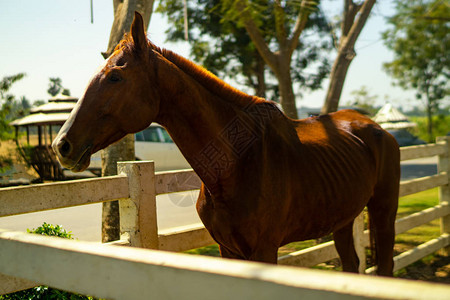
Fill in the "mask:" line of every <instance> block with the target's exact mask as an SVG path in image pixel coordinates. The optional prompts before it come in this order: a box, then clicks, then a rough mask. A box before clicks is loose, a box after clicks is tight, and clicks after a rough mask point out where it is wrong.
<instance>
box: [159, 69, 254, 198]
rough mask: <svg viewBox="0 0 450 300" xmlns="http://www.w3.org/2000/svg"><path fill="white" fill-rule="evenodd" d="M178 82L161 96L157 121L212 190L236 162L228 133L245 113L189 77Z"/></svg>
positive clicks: (182, 77) (181, 78) (183, 77)
mask: <svg viewBox="0 0 450 300" xmlns="http://www.w3.org/2000/svg"><path fill="white" fill-rule="evenodd" d="M178 79H179V80H180V81H179V82H178V84H181V85H182V88H181V89H180V88H178V89H177V91H176V92H174V93H170V92H168V93H167V94H165V95H164V97H163V98H164V99H162V100H161V104H160V116H159V117H158V119H157V120H156V121H157V122H158V123H160V124H161V125H163V126H164V127H166V128H167V130H168V132H169V133H170V135H171V136H172V138H173V140H174V142H175V143H176V144H177V146H178V147H179V148H180V150H181V152H182V153H183V155H184V156H185V158H186V159H187V161H188V162H189V163H190V164H191V166H192V168H193V169H194V170H195V171H196V173H197V174H198V175H199V176H200V178H201V179H202V181H203V182H204V183H205V185H206V186H207V187H208V189H210V190H214V189H215V188H216V187H217V186H218V182H219V181H220V180H221V179H222V178H223V177H224V176H227V174H226V172H229V171H230V170H231V168H232V166H233V165H232V162H233V161H234V160H235V159H236V154H235V153H234V152H233V149H232V147H230V145H232V142H230V136H227V134H228V133H230V132H229V131H230V130H233V129H231V128H230V126H234V125H233V120H235V119H236V117H237V116H238V115H245V112H244V111H243V110H242V108H241V107H239V106H238V105H236V103H233V102H231V101H227V99H221V98H220V97H219V96H218V95H214V94H213V93H211V92H210V91H208V90H207V89H205V88H204V87H203V86H202V85H201V84H199V83H197V82H193V79H192V78H190V77H189V76H180V77H179V78H178ZM169 90H170V89H169ZM169 90H168V91H169ZM180 91H181V92H180ZM227 130H228V131H227Z"/></svg>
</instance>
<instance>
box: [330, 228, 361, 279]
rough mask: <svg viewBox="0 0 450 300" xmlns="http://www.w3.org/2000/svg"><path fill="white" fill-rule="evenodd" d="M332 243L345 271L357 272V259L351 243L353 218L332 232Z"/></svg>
mask: <svg viewBox="0 0 450 300" xmlns="http://www.w3.org/2000/svg"><path fill="white" fill-rule="evenodd" d="M333 239H334V245H335V246H336V250H337V252H338V254H339V257H340V258H341V263H342V269H343V270H344V271H345V272H352V273H358V267H359V259H358V255H357V254H356V251H355V245H354V244H353V220H352V221H351V222H350V223H349V224H347V225H345V226H344V227H342V228H341V229H339V230H336V231H334V232H333Z"/></svg>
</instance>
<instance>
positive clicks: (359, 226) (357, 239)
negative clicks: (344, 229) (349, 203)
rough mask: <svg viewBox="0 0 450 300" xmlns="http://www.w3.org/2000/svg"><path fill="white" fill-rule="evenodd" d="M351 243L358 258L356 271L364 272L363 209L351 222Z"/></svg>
mask: <svg viewBox="0 0 450 300" xmlns="http://www.w3.org/2000/svg"><path fill="white" fill-rule="evenodd" d="M353 244H354V245H355V250H356V254H357V255H358V258H359V268H358V272H359V273H361V274H364V272H365V270H366V247H365V244H366V243H365V237H364V211H362V212H361V213H360V214H359V215H358V216H357V217H356V218H355V221H354V222H353Z"/></svg>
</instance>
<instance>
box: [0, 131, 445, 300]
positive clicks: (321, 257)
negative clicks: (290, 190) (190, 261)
mask: <svg viewBox="0 0 450 300" xmlns="http://www.w3.org/2000/svg"><path fill="white" fill-rule="evenodd" d="M449 145H450V138H449V137H442V138H439V139H438V141H437V143H436V144H429V145H423V146H414V147H406V148H402V149H401V160H402V161H404V160H410V159H415V158H422V157H428V156H435V155H438V157H439V160H438V168H439V169H438V172H439V173H438V174H436V175H433V176H428V177H423V178H419V179H414V180H409V181H404V182H401V185H400V194H401V196H405V195H409V194H413V193H417V192H419V191H423V190H427V189H430V188H434V187H436V186H439V189H440V190H439V195H440V204H439V205H437V206H435V207H433V208H429V209H426V210H424V211H422V212H418V213H415V214H413V215H410V216H407V217H405V218H402V219H399V220H397V222H396V231H397V234H398V233H401V232H404V231H407V230H409V229H411V228H414V227H417V226H420V225H422V224H425V223H428V222H430V221H431V220H434V219H437V218H440V219H441V233H442V234H441V236H440V237H438V238H437V239H434V240H432V241H428V242H427V243H425V244H422V245H420V246H418V247H417V248H415V249H412V250H410V251H407V252H405V253H402V254H400V255H399V256H397V257H396V258H395V267H394V268H395V270H398V269H399V268H403V267H404V266H406V265H408V264H410V263H412V262H414V261H416V260H418V259H420V258H422V257H423V256H426V255H428V254H429V253H433V252H435V251H436V250H438V249H443V250H442V251H445V252H446V253H447V254H448V251H449V245H450V238H449V233H450V208H449V199H450V185H449V173H450V166H449V165H450V163H449V162H450V160H449V152H450V151H449ZM118 170H119V173H120V175H117V176H111V177H105V178H96V179H84V180H76V181H67V182H61V183H51V184H42V185H36V186H28V187H14V188H4V189H1V190H0V217H1V216H10V215H16V214H23V213H28V212H36V211H42V210H48V209H55V208H62V207H69V206H76V205H86V204H91V203H98V202H105V201H112V200H117V199H118V200H120V201H119V205H120V214H121V221H120V222H121V232H122V238H121V240H120V241H116V242H112V243H109V244H111V245H125V244H127V245H131V246H134V247H142V248H150V249H160V250H170V251H184V250H188V249H193V248H198V247H202V246H207V245H210V244H212V243H214V241H213V240H212V238H211V237H210V235H209V233H208V232H207V231H206V229H205V228H204V227H203V226H197V225H193V226H185V227H180V228H174V229H170V230H165V231H158V226H157V218H156V196H157V195H159V194H165V193H173V192H180V191H188V190H194V189H198V188H199V187H200V184H201V181H200V179H199V178H198V177H197V175H196V174H195V172H193V171H192V170H185V171H176V172H163V173H155V172H154V165H153V163H152V162H128V163H119V165H118ZM23 199H27V201H28V202H27V205H26V206H24V205H23ZM368 243H369V239H368V232H367V231H366V232H365V231H364V223H363V216H362V215H361V216H359V217H358V219H357V221H356V222H355V246H356V248H357V252H358V255H359V256H360V261H362V262H364V261H365V257H364V255H365V254H364V247H366V246H367V245H368ZM103 247H107V246H103ZM2 253H3V251H2ZM336 257H338V254H337V252H336V250H335V247H334V242H333V241H331V242H327V243H324V244H321V245H317V246H315V247H311V248H308V249H305V250H301V251H297V252H293V253H290V254H288V255H285V256H282V257H280V258H279V263H280V264H283V265H286V264H288V265H298V266H306V267H309V266H314V265H316V264H318V263H321V262H325V261H328V260H331V259H333V258H336ZM2 259H4V256H2V254H1V253H0V261H1V260H2ZM15 263H16V262H15ZM364 269H365V266H364V265H362V268H361V270H360V271H361V272H364ZM2 270H3V269H1V270H0V271H2ZM373 271H374V269H373V268H371V269H367V270H365V272H366V273H371V272H373ZM10 275H13V276H18V277H21V276H20V274H18V273H14V274H10ZM6 282H8V283H6ZM11 282H15V283H14V284H13V283H11ZM33 284H34V282H27V281H25V282H24V281H23V280H22V279H14V278H12V277H9V276H3V277H2V276H0V294H1V293H7V292H11V291H14V290H18V289H21V288H26V287H28V286H30V285H33ZM5 285H6V287H5Z"/></svg>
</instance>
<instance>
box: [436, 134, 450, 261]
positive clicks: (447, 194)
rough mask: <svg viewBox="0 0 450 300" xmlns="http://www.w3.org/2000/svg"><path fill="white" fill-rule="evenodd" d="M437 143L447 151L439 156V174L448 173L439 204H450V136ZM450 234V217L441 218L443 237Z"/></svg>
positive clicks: (448, 251)
mask: <svg viewBox="0 0 450 300" xmlns="http://www.w3.org/2000/svg"><path fill="white" fill-rule="evenodd" d="M436 142H437V143H445V144H446V146H447V147H446V148H447V151H446V152H445V153H444V154H441V155H439V160H438V172H447V184H446V185H442V186H440V187H439V203H440V204H444V203H445V204H449V203H450V136H439V137H437V139H436ZM442 234H450V215H447V216H444V217H442V218H441V235H442ZM441 253H442V254H443V255H449V254H450V246H447V247H445V248H442V250H441Z"/></svg>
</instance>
